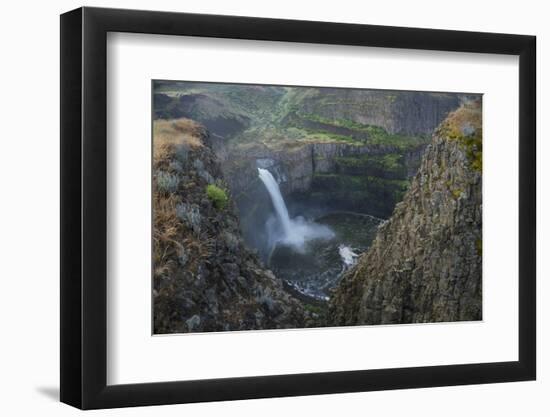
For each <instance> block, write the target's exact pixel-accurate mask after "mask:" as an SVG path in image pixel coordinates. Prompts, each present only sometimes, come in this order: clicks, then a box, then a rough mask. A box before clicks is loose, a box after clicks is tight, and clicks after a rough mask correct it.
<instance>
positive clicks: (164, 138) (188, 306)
mask: <svg viewBox="0 0 550 417" xmlns="http://www.w3.org/2000/svg"><path fill="white" fill-rule="evenodd" d="M154 144H155V147H154V158H153V165H154V166H153V170H154V171H153V172H154V178H153V222H154V226H153V231H154V236H153V238H154V244H153V256H154V259H153V264H154V277H153V304H154V332H155V333H156V334H158V333H174V332H190V331H223V330H241V329H272V328H296V327H304V326H307V325H308V323H309V322H308V320H309V319H308V314H307V313H306V312H304V310H303V308H302V307H301V305H300V303H299V302H298V301H297V300H295V299H294V298H292V297H291V296H290V295H289V294H288V293H286V292H285V291H284V289H283V283H282V281H281V280H279V279H277V278H276V277H275V276H274V275H273V274H272V273H271V272H270V271H269V270H266V269H264V268H263V266H262V265H261V264H260V262H259V260H258V259H257V257H256V256H255V255H254V254H252V253H250V252H249V251H248V250H247V249H246V248H245V247H244V244H243V241H242V239H241V237H240V231H239V222H238V218H237V216H236V213H235V210H234V206H233V202H232V200H231V198H230V195H229V192H228V191H227V186H226V183H225V181H224V180H223V175H222V172H221V169H220V166H219V163H218V160H217V157H216V155H215V154H214V152H213V151H212V149H211V147H210V141H209V138H208V135H207V133H206V131H205V130H204V129H203V128H202V127H201V126H200V125H198V124H196V123H195V122H192V121H190V120H187V119H179V120H171V121H167V120H157V121H155V122H154Z"/></svg>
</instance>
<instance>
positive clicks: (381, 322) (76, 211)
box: [61, 8, 536, 409]
mask: <svg viewBox="0 0 550 417" xmlns="http://www.w3.org/2000/svg"><path fill="white" fill-rule="evenodd" d="M535 103H536V99H535V38H534V37H531V36H524V35H508V34H491V33H474V32H458V31H446V30H431V29H413V28H397V27H384V26H371V25H356V24H340V23H327V22H310V21H291V20H276V19H263V18H251V17H235V16H213V15H196V14H183V13H167V12H149V11H134V10H115V9H98V8H81V9H77V10H74V11H71V12H68V13H66V14H64V15H62V16H61V164H62V165H61V220H62V221H61V401H63V402H65V403H67V404H70V405H73V406H76V407H79V408H83V409H90V408H110V407H124V406H139V405H155V404H173V403H186V402H199V401H217V400H233V399H247V398H263V397H276V396H296V395H312V394H324V393H340V392H353V391H371V390H386V389H399V388H419V387H433V386H444V385H461V384H480V383H494V382H505V381H523V380H532V379H535V375H536V350H535V345H536V332H535V329H536V317H535V298H536V297H535V288H536V285H535V245H536V240H535V236H536V233H535V231H536V223H535V219H536V216H535V214H536V212H535V200H536V196H535Z"/></svg>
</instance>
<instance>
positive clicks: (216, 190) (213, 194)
mask: <svg viewBox="0 0 550 417" xmlns="http://www.w3.org/2000/svg"><path fill="white" fill-rule="evenodd" d="M206 195H207V196H208V198H209V199H210V200H211V201H212V203H214V207H216V208H217V209H218V210H223V209H224V208H225V206H227V202H228V201H229V197H228V196H227V193H226V192H225V190H223V189H221V188H220V187H218V186H216V185H214V184H210V185H208V186H207V187H206Z"/></svg>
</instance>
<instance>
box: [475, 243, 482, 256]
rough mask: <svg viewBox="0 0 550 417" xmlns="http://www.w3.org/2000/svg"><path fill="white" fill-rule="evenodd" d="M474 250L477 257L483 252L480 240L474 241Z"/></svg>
mask: <svg viewBox="0 0 550 417" xmlns="http://www.w3.org/2000/svg"><path fill="white" fill-rule="evenodd" d="M476 250H477V254H478V255H479V256H481V252H482V250H483V242H482V240H481V239H477V240H476Z"/></svg>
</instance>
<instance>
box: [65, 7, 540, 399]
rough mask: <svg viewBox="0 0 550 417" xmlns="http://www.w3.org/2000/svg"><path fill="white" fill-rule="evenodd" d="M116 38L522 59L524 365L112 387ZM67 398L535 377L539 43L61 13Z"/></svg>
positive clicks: (253, 393)
mask: <svg viewBox="0 0 550 417" xmlns="http://www.w3.org/2000/svg"><path fill="white" fill-rule="evenodd" d="M108 32H131V33H146V34H163V35H174V36H178V35H186V36H199V37H215V38H235V39H254V40H267V41H285V42H305V43H319V44H333V45H357V46H370V47H383V48H402V49H421V50H440V51H456V52H477V53H491V54H507V55H517V56H519V132H518V137H519V155H518V157H519V277H520V279H519V293H518V297H519V360H518V361H513V362H496V363H477V364H467V365H445V366H427V367H411V368H398V369H377V370H357V371H345V372H326V373H310V374H293V375H275V376H256V377H240V378H226V379H209V380H199V381H174V382H162V383H141V384H131V385H112V386H109V385H107V383H106V381H107V378H106V376H107V335H106V329H107V309H106V307H107V304H106V300H107V284H106V282H107V272H106V271H107V259H106V258H107V253H106V245H107V134H106V132H107V111H106V97H107V73H106V60H107V54H106V46H107V33H108ZM60 56H61V310H60V314H61V401H62V402H64V403H67V404H70V405H72V406H75V407H78V408H82V409H95V408H111V407H124V406H143V405H156V404H174V403H190V402H201V401H218V400H237V399H250V398H264V397H282V396H298V395H313V394H327V393H343V392H357V391H376V390H388V389H401V388H421V387H435V386H449V385H463V384H482V383H496V382H507V381H525V380H534V379H535V377H536V314H535V311H536V304H535V301H536V297H535V292H536V284H535V279H536V277H535V265H536V262H535V256H536V255H535V254H536V250H535V248H536V157H535V156H536V145H535V135H536V131H535V122H536V120H535V117H536V116H535V114H536V113H535V108H536V91H535V87H536V81H535V80H536V68H535V67H536V38H535V37H534V36H524V35H510V34H494V33H480V32H461V31H449V30H432V29H415V28H403V27H387V26H371V25H358V24H341V23H324V22H312V21H293V20H277V19H265V18H251V17H234V16H216V15H200V14H185V13H168V12H151V11H136V10H119V9H102V8H88V7H84V8H80V9H77V10H73V11H71V12H68V13H65V14H63V15H61V54H60Z"/></svg>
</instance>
